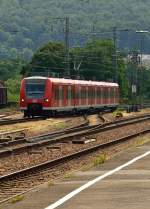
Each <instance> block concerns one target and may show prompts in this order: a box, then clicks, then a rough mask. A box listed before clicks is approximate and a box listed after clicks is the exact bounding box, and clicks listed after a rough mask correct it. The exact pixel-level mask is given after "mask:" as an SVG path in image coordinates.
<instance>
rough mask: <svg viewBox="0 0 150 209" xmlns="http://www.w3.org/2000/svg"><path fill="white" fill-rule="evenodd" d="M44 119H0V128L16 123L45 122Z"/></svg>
mask: <svg viewBox="0 0 150 209" xmlns="http://www.w3.org/2000/svg"><path fill="white" fill-rule="evenodd" d="M45 119H46V118H44V117H36V118H17V119H10V118H0V126H4V125H12V124H16V123H25V122H29V121H37V120H45Z"/></svg>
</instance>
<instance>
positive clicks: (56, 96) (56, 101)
mask: <svg viewBox="0 0 150 209" xmlns="http://www.w3.org/2000/svg"><path fill="white" fill-rule="evenodd" d="M52 98H53V101H52V106H53V107H59V86H58V85H53V97H52Z"/></svg>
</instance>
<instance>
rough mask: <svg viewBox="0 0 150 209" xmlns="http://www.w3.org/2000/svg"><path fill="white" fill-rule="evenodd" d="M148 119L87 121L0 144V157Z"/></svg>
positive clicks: (149, 117) (142, 117)
mask: <svg viewBox="0 0 150 209" xmlns="http://www.w3.org/2000/svg"><path fill="white" fill-rule="evenodd" d="M149 119H150V115H143V116H136V117H131V118H127V119H121V120H117V121H113V122H104V123H102V124H98V125H92V126H90V125H88V121H86V122H85V123H83V124H80V125H79V126H76V127H73V128H70V129H65V130H63V131H57V132H53V133H48V134H44V135H40V136H36V137H31V138H21V139H19V140H14V141H9V142H4V143H1V144H0V157H7V156H9V155H12V154H22V153H23V152H27V151H29V150H33V149H37V148H40V147H44V146H49V145H54V144H58V143H64V142H69V141H72V140H75V139H80V138H81V137H83V136H89V135H92V134H97V133H100V132H104V131H108V130H112V129H116V128H119V127H124V126H127V125H131V124H135V123H140V122H144V121H147V120H149Z"/></svg>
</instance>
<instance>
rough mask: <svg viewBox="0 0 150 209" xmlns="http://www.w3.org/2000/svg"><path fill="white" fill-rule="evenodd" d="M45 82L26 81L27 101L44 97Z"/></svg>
mask: <svg viewBox="0 0 150 209" xmlns="http://www.w3.org/2000/svg"><path fill="white" fill-rule="evenodd" d="M44 93H45V80H41V79H34V80H33V79H32V80H26V97H27V98H29V99H40V98H43V97H44Z"/></svg>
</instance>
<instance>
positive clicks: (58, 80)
mask: <svg viewBox="0 0 150 209" xmlns="http://www.w3.org/2000/svg"><path fill="white" fill-rule="evenodd" d="M30 79H42V80H47V79H49V80H50V81H51V82H52V83H61V84H77V85H78V84H82V85H91V86H93V85H95V86H112V87H113V86H114V87H118V84H117V83H111V82H104V81H84V80H72V79H65V78H48V77H42V76H33V77H27V78H25V80H30Z"/></svg>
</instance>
